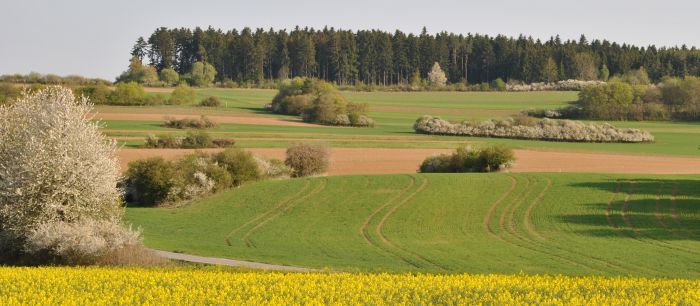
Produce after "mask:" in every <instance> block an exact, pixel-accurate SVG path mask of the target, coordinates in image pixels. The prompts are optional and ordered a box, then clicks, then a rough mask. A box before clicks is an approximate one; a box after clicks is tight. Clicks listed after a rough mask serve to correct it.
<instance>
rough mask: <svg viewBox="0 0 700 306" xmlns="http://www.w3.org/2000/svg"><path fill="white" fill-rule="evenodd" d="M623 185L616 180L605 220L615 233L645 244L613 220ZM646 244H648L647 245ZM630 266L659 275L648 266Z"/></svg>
mask: <svg viewBox="0 0 700 306" xmlns="http://www.w3.org/2000/svg"><path fill="white" fill-rule="evenodd" d="M622 185H623V182H622V181H621V180H616V185H615V192H613V194H612V196H610V200H608V205H607V207H606V209H605V219H606V220H607V223H608V226H610V227H612V228H613V231H614V232H617V233H620V234H623V235H624V236H627V237H630V238H633V239H635V240H637V241H639V242H642V243H644V242H643V241H641V240H639V239H637V238H636V237H634V235H633V234H631V233H630V232H629V231H628V230H625V229H623V228H621V227H620V226H619V225H618V224H617V223H615V221H614V220H613V219H612V216H613V213H612V210H613V206H614V203H615V199H617V196H618V195H620V193H621V192H622ZM623 201H629V194H627V195H625V197H624V198H623ZM623 205H624V204H623ZM623 222H624V220H623ZM645 244H646V243H645ZM622 263H625V262H622ZM629 265H631V266H632V267H633V268H635V269H640V268H641V269H644V270H647V271H649V272H653V273H656V274H658V273H659V271H658V270H656V269H652V268H649V267H646V266H640V265H637V264H633V263H629Z"/></svg>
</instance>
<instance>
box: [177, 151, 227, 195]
mask: <svg viewBox="0 0 700 306" xmlns="http://www.w3.org/2000/svg"><path fill="white" fill-rule="evenodd" d="M175 168H176V169H177V170H176V171H175V175H174V176H173V177H172V180H173V182H174V183H173V185H172V188H171V189H170V191H169V192H168V197H167V198H166V199H165V200H166V202H167V203H176V202H180V201H188V200H193V199H197V198H199V197H202V196H204V195H206V194H209V193H212V192H217V191H220V190H224V189H226V188H229V187H231V184H232V181H233V180H232V178H231V175H230V174H229V173H228V172H227V171H226V170H225V169H224V168H222V167H220V166H219V165H217V164H216V163H214V162H213V160H212V158H211V156H210V155H207V154H204V153H194V154H189V155H186V156H185V157H183V158H181V159H180V160H178V161H177V162H175Z"/></svg>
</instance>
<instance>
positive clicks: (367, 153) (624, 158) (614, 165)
mask: <svg viewBox="0 0 700 306" xmlns="http://www.w3.org/2000/svg"><path fill="white" fill-rule="evenodd" d="M219 150H220V149H205V150H202V151H206V152H217V151H219ZM247 150H250V151H252V152H254V153H256V154H259V155H262V156H265V157H268V158H277V159H284V154H285V150H286V149H284V148H250V149H247ZM451 151H452V150H450V149H390V148H332V149H331V153H332V156H331V166H330V169H329V171H328V175H349V174H398V173H415V172H416V170H417V169H418V166H419V165H420V163H421V162H422V161H423V159H425V158H426V157H428V156H431V155H436V154H441V153H449V152H451ZM192 152H194V150H182V149H180V150H178V149H122V150H120V151H119V158H120V162H121V166H122V169H126V166H127V164H128V163H129V162H130V161H133V160H136V159H142V158H148V157H154V156H162V157H164V158H171V159H172V158H176V157H179V156H182V155H185V154H190V153H192ZM515 155H516V157H517V159H518V161H517V163H516V164H515V166H514V167H513V169H511V171H512V172H589V173H647V174H700V158H692V157H672V156H644V155H624V154H605V153H581V152H553V151H533V150H515Z"/></svg>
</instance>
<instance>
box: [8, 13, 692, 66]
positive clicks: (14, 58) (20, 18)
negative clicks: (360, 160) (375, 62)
mask: <svg viewBox="0 0 700 306" xmlns="http://www.w3.org/2000/svg"><path fill="white" fill-rule="evenodd" d="M698 12H700V1H697V0H665V1H649V0H636V1H628V0H587V1H570V0H529V1H523V0H501V1H488V0H480V1H471V0H469V1H444V0H429V1H425V0H423V1H416V0H402V1H384V0H352V1H331V0H325V1H322V0H302V1H290V0H285V1H273V0H246V1H237V0H236V1H222V0H195V1H181V0H153V1H148V0H141V1H134V0H109V1H104V0H61V1H57V0H20V1H17V0H0V38H2V44H0V74H9V73H23V74H24V73H29V72H32V71H35V72H39V73H44V74H45V73H54V74H58V75H68V74H78V75H83V76H87V77H99V78H104V79H107V80H114V78H115V77H116V76H117V75H119V74H120V73H121V72H122V71H124V70H125V69H126V67H127V65H128V60H129V57H130V56H129V52H130V50H131V47H132V46H133V44H134V42H135V40H136V39H137V38H138V37H139V36H144V37H146V38H148V36H149V35H150V33H151V32H153V30H154V29H156V28H158V27H161V26H165V27H190V28H193V27H196V26H200V27H202V28H206V27H208V26H212V27H214V28H221V29H224V30H229V29H233V28H237V29H241V28H243V27H246V26H248V27H251V28H265V29H268V28H270V27H273V28H275V29H280V28H286V29H291V28H294V26H296V25H300V26H302V27H303V26H309V27H314V28H323V27H324V26H326V25H327V26H333V27H335V28H342V29H352V30H359V29H381V30H387V31H391V32H393V31H394V30H396V29H399V30H402V31H404V32H412V33H419V32H420V30H421V29H422V27H423V26H426V27H427V29H428V32H431V33H435V32H440V31H448V32H454V33H463V34H466V33H481V34H489V35H496V34H505V35H508V36H518V35H520V34H525V35H528V36H532V37H534V38H541V39H543V40H544V39H548V38H549V37H551V36H554V35H557V34H559V35H560V36H561V37H562V39H578V38H579V36H580V35H581V34H584V35H586V37H587V38H588V39H589V40H592V39H596V38H597V39H608V40H610V41H616V42H619V43H631V44H635V45H642V46H647V45H650V44H654V45H656V46H680V45H682V44H686V45H688V46H700V35H698V32H697V31H698V29H700V18H698Z"/></svg>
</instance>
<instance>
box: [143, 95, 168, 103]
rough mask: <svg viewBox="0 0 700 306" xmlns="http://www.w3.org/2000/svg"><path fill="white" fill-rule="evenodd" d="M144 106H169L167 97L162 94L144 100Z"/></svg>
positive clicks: (149, 96)
mask: <svg viewBox="0 0 700 306" xmlns="http://www.w3.org/2000/svg"><path fill="white" fill-rule="evenodd" d="M143 104H144V105H165V104H168V99H166V98H165V95H162V94H153V95H148V96H146V98H145V99H144V100H143Z"/></svg>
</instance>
